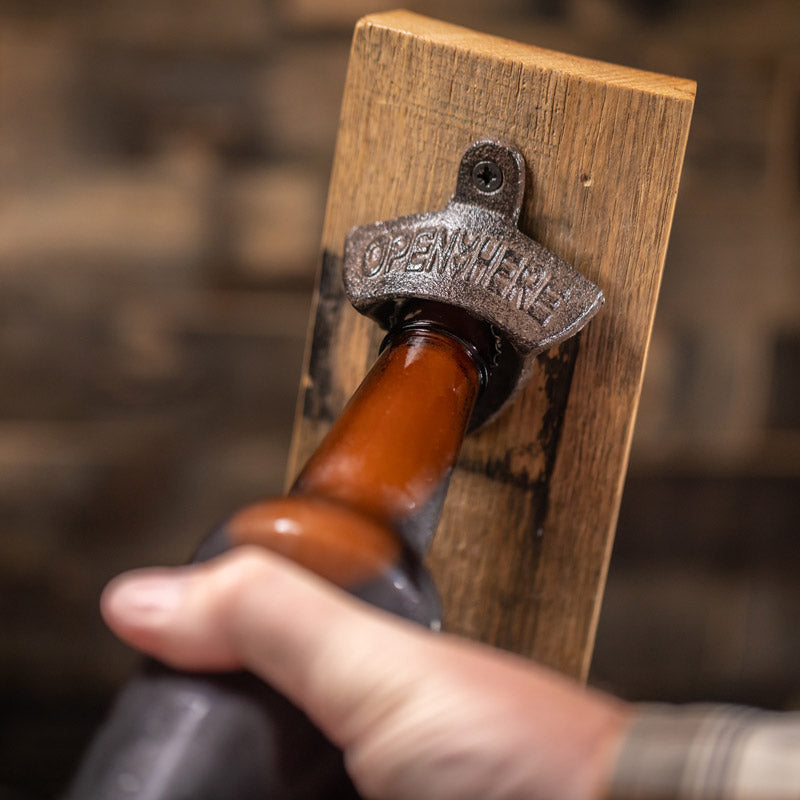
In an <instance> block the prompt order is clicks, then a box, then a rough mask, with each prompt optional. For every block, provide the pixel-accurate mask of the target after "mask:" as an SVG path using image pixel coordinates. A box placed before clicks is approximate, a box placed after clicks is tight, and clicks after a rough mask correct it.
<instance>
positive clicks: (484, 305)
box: [343, 139, 604, 419]
mask: <svg viewBox="0 0 800 800" xmlns="http://www.w3.org/2000/svg"><path fill="white" fill-rule="evenodd" d="M524 193H525V160H524V158H523V156H522V154H521V153H520V152H519V150H517V149H516V148H514V147H512V146H511V145H509V144H507V143H504V142H501V141H497V140H493V139H481V140H478V141H475V142H473V143H472V144H471V145H470V146H469V147H468V148H467V149H466V151H465V152H464V155H463V156H462V158H461V161H460V163H459V167H458V171H457V176H456V189H455V193H454V194H453V197H452V199H451V200H450V202H449V203H448V204H447V205H446V206H445V207H444V208H443V209H440V210H438V211H432V212H425V213H420V214H410V215H407V216H402V217H397V218H395V219H391V220H386V221H380V222H373V223H371V224H369V225H361V226H357V227H354V228H353V229H351V230H350V232H349V233H348V234H347V236H346V237H345V246H344V270H343V278H344V285H345V291H346V293H347V296H348V298H349V299H350V302H351V303H352V304H353V306H354V307H355V308H356V309H357V310H358V311H360V312H361V313H362V314H365V315H367V316H369V317H371V318H372V319H374V320H375V321H377V322H378V323H379V324H380V325H381V326H382V327H384V328H388V327H389V325H390V323H391V319H392V316H393V311H394V309H395V308H396V306H397V304H398V303H401V302H403V301H404V300H408V299H418V300H434V301H437V302H440V303H445V304H447V305H453V306H457V307H459V308H462V309H464V310H465V311H467V312H468V313H470V314H472V315H473V316H474V317H476V318H478V319H480V320H483V321H484V322H486V323H488V324H490V325H492V326H494V327H495V329H496V330H497V331H498V332H499V333H500V334H501V335H502V336H503V337H504V338H505V339H506V340H507V341H508V342H509V343H510V344H511V345H512V346H513V347H514V349H515V350H516V351H517V353H518V354H519V357H520V359H521V362H522V367H521V369H520V372H519V375H518V377H517V379H516V380H515V381H514V382H513V385H510V386H509V387H507V390H506V391H505V394H506V397H505V398H503V400H502V401H499V400H498V401H496V402H495V403H494V405H495V406H496V407H494V408H490V409H487V410H485V412H484V413H483V415H482V416H484V419H488V418H490V417H492V416H493V415H494V414H495V413H496V412H497V411H499V410H500V408H501V407H502V406H504V405H505V402H506V401H507V400H508V399H509V398H510V397H511V396H512V395H513V394H514V393H515V392H516V391H517V390H518V389H519V388H521V386H522V385H523V384H524V383H525V382H526V381H527V379H528V377H529V376H530V373H531V371H532V368H533V360H534V359H535V357H536V355H537V354H538V353H541V352H542V351H544V350H547V349H549V348H550V347H553V346H554V345H556V344H558V343H559V342H561V341H563V340H565V339H567V338H569V337H570V336H573V335H574V334H576V333H577V332H578V331H580V330H581V329H582V328H583V327H584V326H585V325H586V323H588V322H589V320H590V319H591V318H592V317H593V316H594V315H595V314H596V313H597V312H598V311H599V310H600V308H601V307H602V305H603V302H604V297H603V293H602V291H601V290H600V288H599V287H597V286H596V285H595V284H594V283H592V282H591V281H590V280H588V279H587V278H586V277H585V276H583V275H582V274H581V273H580V272H579V271H578V270H576V269H575V268H574V267H573V266H571V265H570V264H568V263H567V262H566V261H564V260H563V259H561V258H559V257H558V256H557V255H556V254H555V253H553V252H552V251H551V250H548V249H547V248H546V247H545V246H544V245H542V244H540V243H539V242H537V241H535V240H534V239H532V238H530V237H529V236H526V235H525V234H524V233H522V232H521V231H520V230H519V229H518V227H517V223H518V221H519V215H520V211H521V208H522V201H523V197H524Z"/></svg>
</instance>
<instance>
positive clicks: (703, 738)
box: [608, 704, 800, 800]
mask: <svg viewBox="0 0 800 800" xmlns="http://www.w3.org/2000/svg"><path fill="white" fill-rule="evenodd" d="M608 800H800V713H785V714H782V713H773V712H766V711H758V710H756V709H752V708H744V707H740V706H725V705H687V706H669V705H649V704H647V705H640V706H639V707H638V709H637V712H636V714H635V717H634V721H633V723H632V725H631V726H630V728H629V730H628V732H627V734H626V736H625V739H624V741H623V744H622V748H621V751H620V754H619V758H618V760H617V765H616V770H615V774H614V777H613V780H612V786H611V792H610V795H609V798H608Z"/></svg>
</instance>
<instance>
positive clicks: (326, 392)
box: [289, 11, 695, 677]
mask: <svg viewBox="0 0 800 800" xmlns="http://www.w3.org/2000/svg"><path fill="white" fill-rule="evenodd" d="M694 91H695V87H694V83H692V82H691V81H686V80H682V79H677V78H671V77H667V76H663V75H657V74H652V73H645V72H640V71H636V70H632V69H628V68H625V67H619V66H614V65H610V64H603V63H600V62H596V61H589V60H585V59H580V58H576V57H573V56H568V55H564V54H560V53H554V52H550V51H546V50H542V49H539V48H536V47H532V46H529V45H523V44H517V43H514V42H510V41H506V40H502V39H497V38H495V37H490V36H485V35H482V34H478V33H474V32H471V31H468V30H465V29H463V28H458V27H455V26H452V25H448V24H445V23H441V22H436V21H434V20H430V19H426V18H424V17H421V16H418V15H415V14H411V13H408V12H402V11H396V12H390V13H386V14H378V15H374V16H370V17H366V18H365V19H363V20H361V21H360V22H359V24H358V26H357V28H356V31H355V36H354V39H353V46H352V51H351V57H350V66H349V71H348V75H347V81H346V87H345V93H344V99H343V103H342V112H341V119H340V127H339V137H338V141H337V147H336V155H335V161H334V167H333V172H332V177H331V184H330V192H329V197H328V204H327V211H326V219H325V226H324V231H323V237H322V257H321V262H322V267H321V272H320V279H319V287H318V291H317V295H316V298H315V304H314V311H313V313H312V324H311V328H310V331H309V350H308V358H307V364H306V370H305V377H304V380H303V386H302V387H301V388H302V391H301V398H300V403H299V408H298V416H297V421H296V427H295V433H294V440H293V447H292V456H291V463H290V466H289V479H291V478H292V477H293V476H294V475H295V474H296V472H297V471H298V469H299V467H300V466H301V465H302V463H303V461H304V460H305V459H306V458H307V457H308V456H309V455H310V453H311V452H312V450H313V448H314V447H315V446H316V444H317V443H318V441H319V439H320V438H321V436H322V435H323V434H324V432H325V430H327V428H328V426H329V425H330V422H331V421H332V419H333V418H334V417H335V416H336V414H338V412H339V411H340V410H341V408H342V406H343V405H344V403H345V401H346V400H347V398H348V397H349V395H350V394H351V393H352V391H353V390H354V389H355V388H356V386H357V385H358V383H359V381H360V380H361V378H362V377H363V375H364V374H365V372H366V370H367V367H368V365H369V363H370V362H371V360H372V359H373V358H374V356H375V353H376V352H377V343H378V341H379V340H380V336H381V334H380V332H379V331H378V330H377V329H376V328H375V326H374V324H373V323H371V322H369V321H367V320H366V319H364V318H361V317H360V316H359V315H358V314H356V313H355V311H353V310H352V308H350V307H349V304H348V303H347V301H346V300H345V299H344V296H343V290H342V288H341V279H340V275H339V270H340V259H341V255H342V248H343V242H344V236H345V233H346V232H347V230H348V229H349V228H350V227H351V226H353V225H360V224H365V223H368V222H372V221H374V220H378V219H388V218H391V217H395V216H398V215H400V214H407V213H414V212H421V211H428V210H433V209H438V208H441V207H442V206H443V205H444V204H445V203H446V202H447V200H448V199H449V197H450V196H451V194H452V192H453V189H454V182H455V174H456V167H457V165H458V162H459V159H460V157H461V154H462V152H463V151H464V149H465V148H466V147H467V146H468V145H469V144H470V143H471V142H472V141H473V140H475V139H477V138H484V137H487V136H488V137H500V138H502V139H505V140H507V141H509V142H511V143H513V144H515V145H516V146H517V147H518V148H519V149H520V150H521V151H522V153H523V155H524V156H525V159H526V161H527V187H528V188H527V192H526V199H525V205H524V208H523V214H522V220H521V224H520V227H521V228H522V230H524V231H525V232H526V233H528V234H529V235H531V236H533V237H534V238H536V239H537V240H539V241H541V242H542V243H544V244H545V245H546V246H547V247H549V248H550V249H552V250H554V251H555V252H556V253H557V254H558V255H560V256H561V257H562V258H564V259H566V260H567V261H569V262H571V263H572V264H574V265H575V266H576V267H577V268H578V269H580V270H581V271H582V272H583V273H584V274H585V275H586V276H587V277H589V278H590V279H591V280H593V281H595V282H596V283H597V284H599V285H600V287H601V288H602V289H603V291H604V292H605V295H606V305H605V307H604V309H603V310H602V311H601V312H600V314H599V315H598V317H597V318H595V320H594V321H593V322H591V323H590V325H589V326H588V328H587V329H586V330H585V331H584V332H583V333H582V334H580V335H579V337H577V338H575V339H573V340H570V341H568V342H566V343H565V344H563V345H561V346H560V347H559V348H556V349H554V350H552V351H550V352H548V353H545V354H543V355H542V356H541V357H540V358H539V359H538V362H537V369H536V372H535V374H534V376H533V379H532V381H531V383H530V385H529V386H528V387H527V389H526V390H525V391H524V392H522V393H521V394H520V395H519V396H518V398H517V399H516V401H515V403H514V404H513V405H512V406H511V407H510V408H508V409H507V411H506V412H505V413H504V414H503V415H502V416H501V417H500V418H499V419H497V420H496V421H495V422H494V423H493V424H491V425H490V426H489V427H488V428H486V429H484V430H482V431H480V432H479V433H477V434H475V435H473V436H471V437H469V439H468V440H467V442H466V443H465V446H464V449H463V452H462V456H461V458H460V460H459V464H458V467H457V469H456V471H455V473H454V476H453V480H452V483H451V488H450V492H449V495H448V499H447V502H446V504H445V510H444V515H443V518H442V522H441V525H440V528H439V531H438V533H437V536H436V539H435V543H434V546H433V549H432V552H431V554H430V558H429V565H430V568H431V570H432V572H433V573H434V577H435V579H436V582H437V584H438V586H439V588H440V591H441V593H442V596H443V601H444V606H445V620H446V624H447V626H448V628H449V629H450V630H452V631H455V632H458V633H462V634H466V635H468V636H471V637H474V638H478V639H481V640H483V641H486V642H489V643H491V644H494V645H497V646H500V647H504V648H507V649H510V650H514V651H517V652H520V653H523V654H525V655H528V656H530V657H533V658H536V659H538V660H540V661H542V662H544V663H547V664H549V665H551V666H553V667H555V668H557V669H560V670H562V671H563V672H565V673H568V674H570V675H573V676H576V677H585V676H586V673H587V671H588V665H589V659H590V656H591V649H592V644H593V639H594V632H595V628H596V624H597V617H598V612H599V607H600V600H601V597H602V592H603V586H604V581H605V575H606V571H607V566H608V559H609V553H610V548H611V543H612V539H613V532H614V528H615V525H616V519H617V511H618V507H619V502H620V497H621V492H622V484H623V480H624V476H625V471H626V467H627V459H628V452H629V448H630V440H631V434H632V430H633V423H634V417H635V413H636V406H637V402H638V398H639V392H640V387H641V381H642V374H643V369H644V362H645V356H646V352H647V346H648V341H649V337H650V330H651V326H652V321H653V315H654V312H655V306H656V299H657V295H658V288H659V282H660V277H661V271H662V267H663V262H664V256H665V253H666V248H667V240H668V236H669V230H670V225H671V222H672V213H673V207H674V203H675V197H676V193H677V189H678V182H679V177H680V171H681V164H682V161H683V153H684V148H685V144H686V138H687V135H688V129H689V121H690V117H691V112H692V106H693V100H694Z"/></svg>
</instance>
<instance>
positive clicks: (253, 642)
mask: <svg viewBox="0 0 800 800" xmlns="http://www.w3.org/2000/svg"><path fill="white" fill-rule="evenodd" d="M101 612H102V614H103V617H104V619H105V621H106V622H107V624H108V625H109V627H110V628H111V629H112V630H113V631H114V632H115V633H116V634H117V635H118V636H119V637H120V638H121V639H123V640H124V641H126V642H128V643H129V644H130V645H132V646H134V647H136V648H137V649H139V650H142V651H144V652H146V653H148V654H150V655H152V656H154V657H156V658H158V659H159V660H161V661H163V662H164V663H166V664H169V665H170V666H172V667H175V668H178V669H184V670H209V671H222V670H234V669H241V668H244V669H247V670H249V671H251V672H254V673H255V674H257V675H259V676H260V677H261V678H263V679H264V680H266V681H267V682H268V683H270V684H271V685H273V686H274V687H275V688H277V689H278V690H279V691H281V692H282V693H283V694H285V695H286V696H287V697H289V698H290V699H291V700H292V701H293V702H294V703H295V704H296V705H299V706H300V707H302V708H303V710H304V711H306V713H307V714H308V715H309V716H310V717H311V718H312V719H313V720H314V721H315V722H316V723H317V725H319V726H320V727H321V728H322V729H323V730H324V731H325V733H326V734H327V735H328V736H329V737H330V738H331V739H333V740H334V741H335V742H336V743H337V744H339V745H340V746H342V747H344V746H346V744H347V743H348V741H350V740H351V739H352V737H353V736H354V735H356V733H357V732H359V731H361V730H363V729H364V727H365V726H366V725H367V724H368V721H367V720H366V719H364V718H363V717H362V715H361V714H360V710H362V709H367V708H368V709H370V716H371V717H374V716H375V715H379V714H380V713H381V711H382V709H384V708H385V707H387V706H388V705H391V704H393V703H394V702H395V701H396V700H397V699H398V697H399V696H401V695H402V694H403V693H404V689H405V688H406V687H407V686H408V684H409V683H411V682H413V681H414V677H413V675H412V674H411V673H410V671H409V670H407V669H406V666H405V665H403V666H402V667H401V668H399V669H398V662H397V660H396V656H395V654H397V653H402V652H404V651H405V650H406V649H407V648H411V649H412V650H413V649H414V648H415V647H418V646H419V640H422V639H425V637H426V635H427V634H426V632H425V631H424V630H423V629H418V626H416V625H412V624H410V623H407V622H405V621H404V620H400V619H395V618H390V617H388V615H386V614H383V613H381V612H379V611H376V610H374V609H372V608H371V607H369V606H367V605H366V604H364V603H362V602H360V601H358V600H355V599H354V598H352V597H350V596H349V595H347V594H346V593H345V592H343V591H341V590H339V589H337V588H336V587H334V586H333V585H332V584H330V583H328V582H327V581H324V580H322V579H321V578H318V577H317V576H315V575H313V574H312V573H310V572H308V571H306V570H304V569H302V568H300V567H298V566H296V565H295V564H294V563H292V562H291V561H288V560H286V559H284V558H282V557H281V556H278V555H275V554H274V553H271V552H269V551H266V550H263V549H261V548H255V547H239V548H236V549H235V550H233V551H230V552H229V553H226V554H225V555H223V556H221V557H219V558H217V559H214V560H212V561H208V562H204V563H202V564H192V565H188V566H184V567H178V568H152V569H141V570H134V571H132V572H128V573H125V574H123V575H120V576H119V577H117V578H115V579H114V580H112V581H111V583H109V585H108V586H107V587H106V589H105V591H104V592H103V595H102V597H101ZM415 642H416V643H417V644H416V645H415ZM415 672H416V671H415Z"/></svg>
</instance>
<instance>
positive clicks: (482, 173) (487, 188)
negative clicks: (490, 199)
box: [472, 161, 503, 194]
mask: <svg viewBox="0 0 800 800" xmlns="http://www.w3.org/2000/svg"><path fill="white" fill-rule="evenodd" d="M472 183H473V184H474V185H475V188H476V189H477V190H478V191H479V192H483V193H484V194H491V193H492V192H496V191H497V190H498V189H499V188H500V187H501V186H502V185H503V171H502V170H501V169H500V167H498V166H497V164H495V163H494V161H479V162H478V163H477V164H476V165H475V166H474V167H473V168H472Z"/></svg>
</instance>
